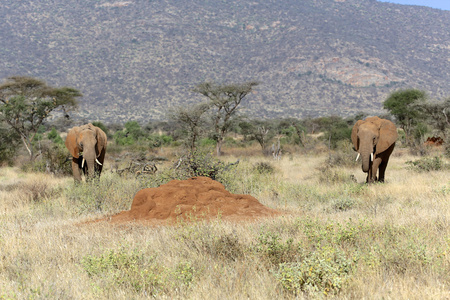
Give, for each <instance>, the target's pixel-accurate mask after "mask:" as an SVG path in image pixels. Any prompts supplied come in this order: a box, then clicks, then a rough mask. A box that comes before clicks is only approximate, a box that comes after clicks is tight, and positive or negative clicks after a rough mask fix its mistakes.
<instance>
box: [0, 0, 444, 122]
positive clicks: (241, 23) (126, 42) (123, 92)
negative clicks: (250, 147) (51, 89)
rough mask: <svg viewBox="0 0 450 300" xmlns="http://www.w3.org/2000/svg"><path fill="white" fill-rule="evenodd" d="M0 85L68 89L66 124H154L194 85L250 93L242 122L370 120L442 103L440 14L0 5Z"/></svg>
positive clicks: (55, 1) (311, 0)
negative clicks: (71, 118)
mask: <svg viewBox="0 0 450 300" xmlns="http://www.w3.org/2000/svg"><path fill="white" fill-rule="evenodd" d="M0 20H2V21H1V22H0V45H1V46H0V77H1V78H5V77H7V76H11V75H27V76H35V77H38V78H41V79H44V80H46V81H47V82H48V83H49V84H52V85H67V86H72V87H75V88H78V89H79V90H80V91H81V92H82V93H83V94H84V97H83V99H81V102H82V103H81V105H80V109H79V111H78V112H77V113H76V114H74V115H75V116H77V117H81V118H86V119H88V120H90V121H96V120H100V121H105V122H124V121H128V120H138V121H142V122H145V121H146V120H150V119H164V118H165V112H166V111H167V109H168V108H171V107H175V106H178V105H188V104H191V103H194V102H198V101H202V100H203V99H202V98H201V96H199V95H196V94H194V93H192V92H191V89H192V88H193V86H195V85H196V84H198V83H201V82H203V81H206V80H214V81H217V82H242V81H249V80H257V81H259V82H260V83H261V84H260V85H259V86H258V87H257V88H256V91H255V93H254V94H253V95H251V96H249V97H248V99H247V101H246V104H245V109H244V110H243V111H244V112H245V113H246V114H248V115H250V116H252V117H269V118H270V117H305V116H312V117H315V116H322V115H332V114H339V115H342V116H345V115H352V114H355V113H357V112H360V111H364V112H367V113H371V114H378V113H380V112H382V109H381V107H382V105H381V103H382V102H383V101H384V100H385V99H386V96H387V95H388V94H389V93H390V92H391V91H393V90H396V89H400V88H409V87H415V88H420V89H423V90H425V91H427V92H428V93H429V95H430V96H431V97H432V98H435V99H442V98H444V97H449V96H450V31H449V30H448V29H449V28H450V11H442V10H437V9H431V8H426V7H419V6H404V5H396V4H390V3H383V2H377V1H375V0H302V1H296V0H277V1H274V0H264V1H260V0H251V1H249V0H239V1H235V0H231V1H219V0H191V1H185V0H177V1H174V0H129V1H116V0H79V1H71V2H70V4H68V2H67V1H64V0H51V1H49V0H23V1H16V0H2V1H1V2H0Z"/></svg>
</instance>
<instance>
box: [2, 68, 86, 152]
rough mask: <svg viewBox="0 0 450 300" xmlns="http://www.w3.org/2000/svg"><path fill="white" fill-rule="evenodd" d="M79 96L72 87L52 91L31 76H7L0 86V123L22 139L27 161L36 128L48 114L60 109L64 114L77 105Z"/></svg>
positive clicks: (52, 88) (32, 147) (31, 150)
mask: <svg viewBox="0 0 450 300" xmlns="http://www.w3.org/2000/svg"><path fill="white" fill-rule="evenodd" d="M81 96H82V94H81V93H80V92H79V91H78V90H76V89H73V88H69V87H61V88H55V87H51V86H49V85H47V84H46V83H45V82H44V81H42V80H39V79H35V78H32V77H25V76H15V77H9V78H8V79H7V80H6V82H4V83H3V84H1V85H0V120H1V122H3V123H5V124H7V125H8V126H9V128H10V129H12V130H13V131H15V132H16V133H17V134H18V135H19V136H20V138H21V140H22V142H23V144H24V146H25V148H26V149H27V151H28V154H29V156H30V160H34V158H35V149H34V146H33V144H32V141H33V139H34V136H35V135H36V133H37V131H38V129H39V126H40V125H42V123H43V122H44V121H45V119H46V118H47V117H49V115H50V113H51V112H53V111H55V110H58V109H61V110H62V111H63V112H64V113H65V114H66V113H67V111H69V110H70V109H72V108H75V107H76V106H77V105H78V102H77V99H76V98H77V97H81Z"/></svg>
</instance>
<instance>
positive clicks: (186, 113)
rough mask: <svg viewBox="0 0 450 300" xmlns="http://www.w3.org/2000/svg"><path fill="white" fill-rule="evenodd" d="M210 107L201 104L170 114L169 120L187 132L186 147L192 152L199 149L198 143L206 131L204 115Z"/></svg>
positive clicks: (182, 108) (178, 109)
mask: <svg viewBox="0 0 450 300" xmlns="http://www.w3.org/2000/svg"><path fill="white" fill-rule="evenodd" d="M209 108H210V106H209V104H206V103H201V104H198V105H194V106H191V107H178V108H176V109H175V110H173V111H171V112H170V113H169V118H170V119H172V120H173V121H175V122H176V123H178V124H179V125H180V126H181V127H182V128H183V129H184V130H185V131H186V140H185V141H186V145H187V146H188V147H189V149H190V151H191V152H194V151H195V150H196V148H197V143H198V141H199V139H200V137H201V135H202V133H203V131H204V130H205V128H204V126H205V124H206V120H205V118H204V114H205V113H206V112H207V111H208V110H209Z"/></svg>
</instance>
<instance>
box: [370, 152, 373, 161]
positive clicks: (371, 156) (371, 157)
mask: <svg viewBox="0 0 450 300" xmlns="http://www.w3.org/2000/svg"><path fill="white" fill-rule="evenodd" d="M370 161H373V153H370Z"/></svg>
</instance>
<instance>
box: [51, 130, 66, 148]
mask: <svg viewBox="0 0 450 300" xmlns="http://www.w3.org/2000/svg"><path fill="white" fill-rule="evenodd" d="M47 138H48V139H49V140H50V141H52V142H53V143H55V144H60V145H64V141H63V139H62V138H61V136H60V135H59V133H58V131H56V129H55V127H53V128H52V130H51V131H50V132H49V133H48V134H47Z"/></svg>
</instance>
